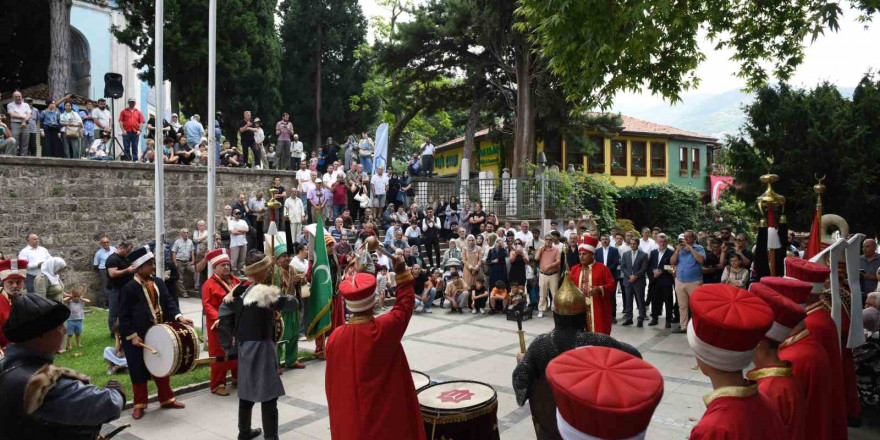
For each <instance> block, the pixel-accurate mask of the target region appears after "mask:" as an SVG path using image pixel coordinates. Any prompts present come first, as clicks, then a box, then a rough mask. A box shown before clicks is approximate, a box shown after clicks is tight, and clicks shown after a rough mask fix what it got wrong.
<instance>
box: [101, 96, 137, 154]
mask: <svg viewBox="0 0 880 440" xmlns="http://www.w3.org/2000/svg"><path fill="white" fill-rule="evenodd" d="M105 98H108V97H107V96H105ZM109 98H110V139H113V141H111V142H110V152H109V153H110V155H111V156H113V160H120V161H125V162H129V161H131V157H129V156H128V154H127V153H126V152H125V149H124V148H122V145H119V139H116V110H115V105H114V104H113V101H115V99H114V98H113V97H109ZM117 145H118V146H119V151H121V152H122V154H120V155H118V156H117V155H116V146H117Z"/></svg>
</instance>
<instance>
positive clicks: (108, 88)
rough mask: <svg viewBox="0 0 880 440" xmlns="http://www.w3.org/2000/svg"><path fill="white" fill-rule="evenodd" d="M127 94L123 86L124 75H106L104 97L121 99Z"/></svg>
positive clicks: (111, 73)
mask: <svg viewBox="0 0 880 440" xmlns="http://www.w3.org/2000/svg"><path fill="white" fill-rule="evenodd" d="M123 93H125V87H123V86H122V75H121V74H118V73H113V72H107V73H105V74H104V97H105V98H113V99H119V98H121V97H122V94H123Z"/></svg>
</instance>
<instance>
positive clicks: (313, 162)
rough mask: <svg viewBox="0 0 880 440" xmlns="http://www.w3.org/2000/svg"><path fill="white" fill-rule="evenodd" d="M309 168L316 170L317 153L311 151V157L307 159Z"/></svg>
mask: <svg viewBox="0 0 880 440" xmlns="http://www.w3.org/2000/svg"><path fill="white" fill-rule="evenodd" d="M309 170H311V171H314V172H316V173H317V172H318V153H315V152H314V151H312V157H311V158H310V159H309Z"/></svg>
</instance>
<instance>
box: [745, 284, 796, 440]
mask: <svg viewBox="0 0 880 440" xmlns="http://www.w3.org/2000/svg"><path fill="white" fill-rule="evenodd" d="M767 278H770V277H764V278H762V279H761V281H762V282H760V283H752V285H751V286H749V292H752V293H754V294H755V295H757V296H758V298H761V299H762V300H764V302H765V303H767V305H768V306H770V308H771V309H772V310H773V326H772V327H770V330H769V331H767V333H766V334H765V335H764V339H763V340H761V342H759V343H758V347H757V349H755V357H754V362H755V368H754V369H753V370H751V371H749V372H748V373H747V374H746V377H747V378H748V379H749V380H752V381H755V382H758V393H760V394H761V396H764V398H765V399H767V402H769V403H770V406H772V407H773V408H774V409H775V410H776V413H777V414H779V418H781V419H782V426H783V427H784V428H785V432H786V434H787V436H786V437H785V438H787V439H790V440H802V439H804V423H806V414H807V401H806V398H805V397H804V393H803V391H802V390H801V385H800V383H798V381H797V379H795V377H794V373H793V371H792V368H791V363H789V362H786V361H783V360H782V359H780V358H779V344H781V343H782V342H785V340H786V339H787V338H788V336H789V335H790V334H791V330H792V329H793V328H795V327H796V326H797V325H798V324H800V323H801V322H802V321H803V320H804V318H806V317H807V314H806V312H804V308H803V307H801V306H799V305H797V304H796V303H795V302H794V301H792V300H790V299H788V298H786V297H785V296H783V295H782V294H780V293H779V292H778V291H777V290H774V289H771V288H769V287H767V285H765V284H763V281H764V280H766V279H767ZM782 279H783V280H785V279H784V278H782ZM785 281H788V280H785Z"/></svg>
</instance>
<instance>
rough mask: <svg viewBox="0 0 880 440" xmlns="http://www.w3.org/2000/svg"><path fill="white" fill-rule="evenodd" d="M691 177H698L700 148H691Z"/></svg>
mask: <svg viewBox="0 0 880 440" xmlns="http://www.w3.org/2000/svg"><path fill="white" fill-rule="evenodd" d="M691 177H700V149H699V148H691Z"/></svg>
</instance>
